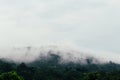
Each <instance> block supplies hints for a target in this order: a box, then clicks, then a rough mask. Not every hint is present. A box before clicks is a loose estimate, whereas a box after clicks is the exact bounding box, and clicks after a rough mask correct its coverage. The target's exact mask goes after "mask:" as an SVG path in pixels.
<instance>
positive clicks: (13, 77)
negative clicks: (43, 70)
mask: <svg viewBox="0 0 120 80" xmlns="http://www.w3.org/2000/svg"><path fill="white" fill-rule="evenodd" d="M0 80H24V79H23V78H22V77H20V76H19V75H18V74H17V73H16V72H15V71H11V72H7V73H2V74H1V75H0Z"/></svg>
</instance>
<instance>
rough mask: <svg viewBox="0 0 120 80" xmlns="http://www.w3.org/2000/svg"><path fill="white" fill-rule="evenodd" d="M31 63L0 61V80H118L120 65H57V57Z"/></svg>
mask: <svg viewBox="0 0 120 80" xmlns="http://www.w3.org/2000/svg"><path fill="white" fill-rule="evenodd" d="M50 56H51V58H50V59H47V60H46V59H45V58H41V59H40V60H36V61H34V62H32V63H29V64H25V63H20V64H15V63H11V62H7V61H3V60H0V80H120V65H119V64H115V63H112V62H109V63H106V64H94V63H92V62H91V61H92V59H87V60H86V61H87V64H84V65H83V64H80V63H73V62H69V63H62V64H60V63H59V60H60V59H61V58H60V57H59V56H58V55H50Z"/></svg>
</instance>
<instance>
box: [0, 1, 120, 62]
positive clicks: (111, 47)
mask: <svg viewBox="0 0 120 80" xmlns="http://www.w3.org/2000/svg"><path fill="white" fill-rule="evenodd" d="M119 7H120V1H119V0H60V1H59V0H52V1H49V0H44V1H43V0H0V57H1V58H4V57H5V58H11V59H14V60H17V61H28V62H29V61H32V60H34V59H36V58H37V57H38V55H39V53H41V52H42V51H43V50H41V46H46V47H48V45H51V46H52V45H57V46H58V47H59V48H60V49H61V48H62V50H60V51H61V54H64V55H66V53H72V55H74V56H77V55H78V56H79V58H80V57H81V55H85V56H87V55H90V56H93V57H95V58H97V59H99V58H100V60H103V61H110V60H112V61H115V62H118V63H119V62H120V61H119V56H120V49H119V47H120V37H119V34H120V27H119V26H120V23H119V21H120V15H119V14H120V9H119ZM61 45H62V47H61ZM66 45H67V46H69V47H71V48H72V49H71V48H70V49H67V50H66ZM26 46H31V47H32V49H30V50H29V51H28V50H27V48H26ZM46 47H45V48H44V49H45V50H44V51H49V50H48V49H46ZM53 50H54V48H53ZM64 50H66V51H67V52H65V53H64ZM71 50H74V51H75V52H72V51H71ZM76 51H77V52H76ZM45 53H47V52H45ZM26 54H27V55H26ZM28 54H29V55H28ZM26 56H27V57H26ZM78 56H77V57H78ZM33 57H34V58H33ZM22 58H24V59H22Z"/></svg>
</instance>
